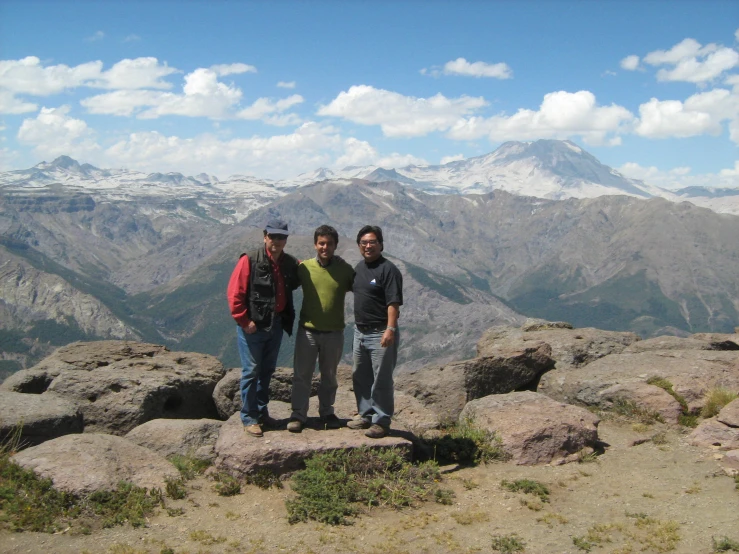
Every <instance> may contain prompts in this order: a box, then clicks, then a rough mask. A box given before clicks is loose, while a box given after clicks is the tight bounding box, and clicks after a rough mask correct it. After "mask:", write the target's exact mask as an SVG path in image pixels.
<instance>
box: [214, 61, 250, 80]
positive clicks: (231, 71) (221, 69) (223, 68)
mask: <svg viewBox="0 0 739 554" xmlns="http://www.w3.org/2000/svg"><path fill="white" fill-rule="evenodd" d="M210 68H211V69H212V70H213V71H214V72H215V74H216V75H218V76H220V77H224V76H226V75H238V74H241V73H256V72H257V68H256V67H254V66H253V65H247V64H245V63H231V64H219V65H213V66H211V67H210Z"/></svg>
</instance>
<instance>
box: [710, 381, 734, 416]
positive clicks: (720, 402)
mask: <svg viewBox="0 0 739 554" xmlns="http://www.w3.org/2000/svg"><path fill="white" fill-rule="evenodd" d="M737 396H739V395H737V393H735V392H734V391H731V390H729V389H726V388H724V387H716V388H714V389H711V390H709V391H708V392H707V393H706V396H705V401H704V403H703V408H702V409H701V417H705V418H708V417H713V416H715V415H718V413H719V412H720V411H721V408H723V407H724V406H726V405H727V404H728V403H729V402H731V401H732V400H734V399H736V398H737Z"/></svg>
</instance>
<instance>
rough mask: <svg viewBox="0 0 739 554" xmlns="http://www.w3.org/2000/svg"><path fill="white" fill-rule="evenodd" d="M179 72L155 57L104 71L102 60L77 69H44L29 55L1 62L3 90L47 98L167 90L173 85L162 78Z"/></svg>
mask: <svg viewBox="0 0 739 554" xmlns="http://www.w3.org/2000/svg"><path fill="white" fill-rule="evenodd" d="M177 72H178V70H177V69H175V68H172V67H169V66H167V64H166V62H165V63H164V64H160V63H159V61H158V60H157V59H156V58H136V59H124V60H121V61H119V62H118V63H116V64H115V65H113V66H112V67H111V68H110V69H109V70H107V71H103V62H101V61H94V62H86V63H83V64H80V65H77V66H74V67H69V66H67V65H64V64H60V65H50V66H47V67H44V66H43V65H42V64H41V60H39V59H38V58H37V57H35V56H28V57H26V58H23V59H21V60H0V88H3V89H6V90H9V91H11V92H13V93H15V94H31V95H34V96H48V95H51V94H57V93H60V92H62V91H64V90H69V89H74V88H77V87H81V86H86V87H93V88H107V89H137V88H159V89H167V88H170V87H171V86H172V85H171V84H169V83H167V82H166V81H164V80H162V78H163V77H166V76H167V75H171V74H172V73H177Z"/></svg>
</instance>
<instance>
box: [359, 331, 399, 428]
mask: <svg viewBox="0 0 739 554" xmlns="http://www.w3.org/2000/svg"><path fill="white" fill-rule="evenodd" d="M384 331H385V326H384V325H382V326H381V327H379V328H377V329H371V330H368V331H367V332H362V331H360V330H359V329H358V328H357V327H356V326H355V327H354V351H353V352H354V367H353V368H352V381H353V383H354V396H355V397H356V399H357V411H358V412H359V415H360V416H362V418H363V419H365V420H366V421H370V422H372V423H377V424H378V425H382V426H384V427H389V426H390V419H391V418H392V417H393V413H394V411H395V394H394V390H393V371H395V364H396V362H397V361H398V345H399V343H400V332H399V331H396V332H395V342H393V344H391V345H390V346H388V347H383V346H381V345H380V342H381V341H382V334H383V333H384Z"/></svg>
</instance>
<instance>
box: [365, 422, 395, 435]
mask: <svg viewBox="0 0 739 554" xmlns="http://www.w3.org/2000/svg"><path fill="white" fill-rule="evenodd" d="M388 431H390V429H389V428H388V427H383V426H382V425H378V424H377V423H373V424H372V427H370V428H369V429H367V432H366V433H365V434H364V436H365V437H369V438H371V439H381V438H382V437H384V436H385V435H387V433H388Z"/></svg>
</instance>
